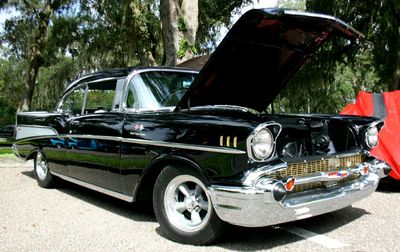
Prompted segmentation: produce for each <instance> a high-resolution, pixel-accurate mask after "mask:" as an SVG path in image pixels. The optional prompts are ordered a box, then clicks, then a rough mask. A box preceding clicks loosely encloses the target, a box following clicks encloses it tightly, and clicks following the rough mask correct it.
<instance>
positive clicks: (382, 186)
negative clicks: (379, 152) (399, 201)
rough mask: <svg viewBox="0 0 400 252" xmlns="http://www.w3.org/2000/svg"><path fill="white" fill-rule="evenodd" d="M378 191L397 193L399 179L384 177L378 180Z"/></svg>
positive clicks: (399, 185)
mask: <svg viewBox="0 0 400 252" xmlns="http://www.w3.org/2000/svg"><path fill="white" fill-rule="evenodd" d="M378 191H380V192H383V193H399V192H400V181H399V180H395V179H393V178H391V177H386V178H384V179H382V180H381V181H380V183H379V186H378Z"/></svg>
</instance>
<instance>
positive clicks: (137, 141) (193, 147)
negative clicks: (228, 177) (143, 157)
mask: <svg viewBox="0 0 400 252" xmlns="http://www.w3.org/2000/svg"><path fill="white" fill-rule="evenodd" d="M53 137H57V138H80V139H96V140H108V141H116V142H123V143H133V144H142V145H151V146H159V147H167V148H175V149H185V150H195V151H206V152H214V153H223V154H236V155H239V154H245V153H246V152H245V151H242V150H236V149H231V148H225V147H214V146H202V145H197V144H184V143H171V142H163V141H152V140H143V139H132V138H123V137H115V136H102V135H74V134H68V135H47V136H38V137H31V138H26V139H23V140H25V141H29V140H36V139H47V138H53Z"/></svg>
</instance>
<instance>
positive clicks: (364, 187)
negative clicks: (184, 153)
mask: <svg viewBox="0 0 400 252" xmlns="http://www.w3.org/2000/svg"><path fill="white" fill-rule="evenodd" d="M282 166H283V165H282V164H281V165H279V166H278V168H279V169H282ZM366 167H368V171H367V172H366V169H365V168H366ZM271 169H272V170H274V167H271ZM271 169H269V170H271ZM390 170H391V169H390V167H389V166H388V165H387V164H386V163H385V162H382V161H378V160H373V161H370V162H364V163H362V164H360V165H358V166H357V167H353V168H350V169H348V170H345V171H341V174H334V173H333V176H332V173H318V174H313V175H310V176H304V177H298V178H295V180H296V184H305V183H310V182H316V181H325V182H328V184H329V183H330V186H329V187H326V188H320V189H313V190H309V191H305V192H296V193H288V191H287V190H286V189H285V187H284V183H285V180H280V181H276V180H272V179H270V178H268V176H267V175H265V174H260V173H259V171H256V172H257V173H258V174H257V179H255V176H254V174H252V173H249V174H248V175H247V177H248V178H251V181H252V185H251V186H250V185H247V184H246V183H245V185H243V186H241V187H233V186H222V185H211V186H209V188H208V189H209V193H210V195H211V200H212V204H213V206H214V209H215V211H216V213H217V215H218V216H219V217H220V218H221V219H222V220H224V221H226V222H229V223H231V224H235V225H239V226H248V227H262V226H270V225H276V224H280V223H285V222H290V221H295V220H300V219H305V218H309V217H312V216H316V215H320V214H324V213H329V212H332V211H336V210H339V209H341V208H344V207H347V206H350V205H352V204H353V203H355V202H357V201H359V200H361V199H363V198H365V197H367V196H368V195H370V194H372V193H373V192H374V191H375V190H376V188H377V186H378V183H379V180H380V178H383V177H386V175H387V174H388V173H389V172H390ZM356 173H359V174H360V177H358V178H357V179H355V180H351V181H349V182H345V183H338V184H337V183H335V181H339V180H341V179H343V176H342V174H345V175H346V177H347V176H349V175H352V174H356ZM245 182H246V180H245Z"/></svg>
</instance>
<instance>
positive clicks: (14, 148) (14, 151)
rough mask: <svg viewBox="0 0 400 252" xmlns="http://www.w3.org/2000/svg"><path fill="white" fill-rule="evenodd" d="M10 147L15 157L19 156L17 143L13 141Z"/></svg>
mask: <svg viewBox="0 0 400 252" xmlns="http://www.w3.org/2000/svg"><path fill="white" fill-rule="evenodd" d="M11 149H12V151H13V153H14V155H15V156H16V157H19V158H21V155H20V154H19V152H18V148H17V145H16V144H15V143H14V144H12V146H11Z"/></svg>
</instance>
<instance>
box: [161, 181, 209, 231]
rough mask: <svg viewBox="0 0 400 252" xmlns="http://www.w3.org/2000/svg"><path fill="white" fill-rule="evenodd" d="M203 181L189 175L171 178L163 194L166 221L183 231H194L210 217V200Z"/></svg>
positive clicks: (199, 228) (200, 227)
mask: <svg viewBox="0 0 400 252" xmlns="http://www.w3.org/2000/svg"><path fill="white" fill-rule="evenodd" d="M206 191H207V190H206V188H205V186H204V185H203V183H202V182H201V181H200V180H199V179H197V178H196V177H194V176H191V175H179V176H177V177H175V178H174V179H172V180H171V181H170V182H169V184H168V185H167V187H166V190H165V194H164V208H165V211H166V215H167V218H168V221H169V222H170V223H171V224H172V225H173V226H175V227H176V228H178V229H180V230H182V231H184V232H196V231H199V230H201V229H202V228H203V227H204V226H205V225H207V223H208V221H209V219H210V212H211V202H210V198H209V196H208V195H207V193H206Z"/></svg>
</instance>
